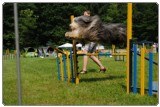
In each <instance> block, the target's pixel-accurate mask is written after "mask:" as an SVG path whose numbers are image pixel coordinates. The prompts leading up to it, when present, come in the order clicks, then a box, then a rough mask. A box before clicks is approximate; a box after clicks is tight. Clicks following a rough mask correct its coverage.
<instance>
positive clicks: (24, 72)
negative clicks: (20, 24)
mask: <svg viewBox="0 0 160 107" xmlns="http://www.w3.org/2000/svg"><path fill="white" fill-rule="evenodd" d="M154 56H155V57H154V60H156V62H157V61H158V55H157V54H155V55H154ZM100 58H101V61H102V63H103V64H104V65H105V67H106V68H107V72H105V73H99V72H98V71H99V68H98V66H97V65H96V64H95V63H94V62H92V60H89V64H88V73H87V74H80V84H79V85H76V84H74V83H68V82H62V81H59V80H58V76H57V63H56V59H55V58H53V57H49V58H21V61H20V63H21V82H22V104H23V105H157V104H158V96H157V95H153V96H148V95H147V94H145V95H144V96H141V95H140V94H139V93H137V94H133V93H130V94H127V93H126V59H125V61H124V62H123V61H115V60H114V57H106V56H103V57H100ZM138 66H139V64H138ZM147 66H148V65H147V64H146V68H147ZM81 68H82V57H79V70H81ZM153 72H154V74H153V75H154V81H158V78H157V77H158V67H157V66H154V71H153ZM2 74H3V78H2V82H3V88H2V91H3V101H2V102H3V104H4V105H17V104H18V97H17V76H16V63H15V59H10V60H3V73H2ZM146 77H147V75H146ZM139 78H140V77H139ZM137 82H138V84H139V80H138V81H137ZM145 85H146V86H145V87H146V88H147V83H146V84H145Z"/></svg>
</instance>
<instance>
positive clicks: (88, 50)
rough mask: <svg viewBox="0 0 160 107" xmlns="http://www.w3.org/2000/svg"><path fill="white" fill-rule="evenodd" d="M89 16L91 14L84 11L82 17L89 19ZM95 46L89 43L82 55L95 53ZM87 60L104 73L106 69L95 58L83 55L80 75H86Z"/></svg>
mask: <svg viewBox="0 0 160 107" xmlns="http://www.w3.org/2000/svg"><path fill="white" fill-rule="evenodd" d="M90 15H91V12H90V11H89V10H86V11H84V16H88V17H89V16H90ZM97 45H98V44H97V43H95V42H89V43H87V44H85V46H84V50H83V51H84V54H87V53H95V52H96V47H97ZM89 58H91V59H92V60H93V61H94V62H95V63H96V64H97V65H98V66H99V67H100V72H105V71H106V68H105V67H104V66H103V65H102V63H101V62H100V60H99V59H98V58H97V57H95V56H87V55H85V56H84V57H83V69H82V70H81V71H80V73H81V74H85V73H87V65H88V59H89Z"/></svg>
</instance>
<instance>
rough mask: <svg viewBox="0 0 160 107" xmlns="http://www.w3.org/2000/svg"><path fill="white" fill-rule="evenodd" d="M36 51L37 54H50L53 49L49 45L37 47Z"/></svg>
mask: <svg viewBox="0 0 160 107" xmlns="http://www.w3.org/2000/svg"><path fill="white" fill-rule="evenodd" d="M37 53H38V55H39V56H52V54H53V53H54V49H53V48H52V47H50V46H48V47H39V48H37Z"/></svg>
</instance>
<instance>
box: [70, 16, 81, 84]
mask: <svg viewBox="0 0 160 107" xmlns="http://www.w3.org/2000/svg"><path fill="white" fill-rule="evenodd" d="M73 20H74V16H73V15H72V16H71V23H72V22H73ZM73 60H74V73H75V83H76V84H79V75H78V61H77V50H76V40H73Z"/></svg>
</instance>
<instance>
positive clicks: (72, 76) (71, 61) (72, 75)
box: [69, 48, 74, 82]
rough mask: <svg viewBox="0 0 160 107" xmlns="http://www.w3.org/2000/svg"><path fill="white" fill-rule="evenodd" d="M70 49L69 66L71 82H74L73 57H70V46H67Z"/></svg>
mask: <svg viewBox="0 0 160 107" xmlns="http://www.w3.org/2000/svg"><path fill="white" fill-rule="evenodd" d="M69 50H70V63H71V64H70V66H71V67H70V68H71V78H72V82H74V74H73V60H72V59H73V58H72V48H69Z"/></svg>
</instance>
